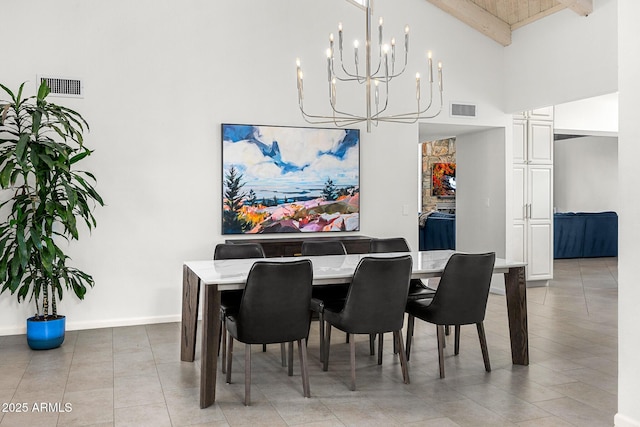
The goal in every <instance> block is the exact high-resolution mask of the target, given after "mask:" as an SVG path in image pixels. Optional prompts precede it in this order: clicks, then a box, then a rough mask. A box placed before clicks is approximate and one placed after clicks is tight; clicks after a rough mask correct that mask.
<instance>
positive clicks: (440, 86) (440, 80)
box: [438, 62, 442, 92]
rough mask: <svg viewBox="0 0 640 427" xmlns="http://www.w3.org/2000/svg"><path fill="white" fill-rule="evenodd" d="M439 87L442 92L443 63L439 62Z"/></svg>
mask: <svg viewBox="0 0 640 427" xmlns="http://www.w3.org/2000/svg"><path fill="white" fill-rule="evenodd" d="M438 87H439V88H440V92H442V62H438Z"/></svg>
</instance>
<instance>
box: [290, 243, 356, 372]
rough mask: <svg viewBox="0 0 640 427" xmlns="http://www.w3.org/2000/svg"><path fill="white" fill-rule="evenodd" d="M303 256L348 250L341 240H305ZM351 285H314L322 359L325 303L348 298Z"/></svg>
mask: <svg viewBox="0 0 640 427" xmlns="http://www.w3.org/2000/svg"><path fill="white" fill-rule="evenodd" d="M301 252H302V255H303V256H317V255H346V254H347V250H346V249H345V247H344V244H342V242H341V241H339V240H305V241H304V242H302V251H301ZM348 290H349V287H348V286H347V285H345V284H336V285H324V286H314V287H313V288H312V290H311V311H312V312H314V313H317V314H318V323H319V330H320V361H321V362H322V360H323V358H324V305H325V304H327V303H334V302H335V301H344V300H345V299H346V298H347V292H348Z"/></svg>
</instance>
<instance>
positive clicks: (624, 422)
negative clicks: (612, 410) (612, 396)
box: [613, 413, 640, 427]
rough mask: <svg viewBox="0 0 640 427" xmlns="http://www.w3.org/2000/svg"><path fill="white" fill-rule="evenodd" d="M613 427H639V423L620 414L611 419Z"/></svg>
mask: <svg viewBox="0 0 640 427" xmlns="http://www.w3.org/2000/svg"><path fill="white" fill-rule="evenodd" d="M613 425H614V426H615V427H640V421H638V420H634V419H631V418H629V417H626V416H624V415H621V414H620V413H617V414H616V415H615V416H614V417H613Z"/></svg>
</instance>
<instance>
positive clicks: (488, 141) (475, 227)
mask: <svg viewBox="0 0 640 427" xmlns="http://www.w3.org/2000/svg"><path fill="white" fill-rule="evenodd" d="M504 153H505V129H504V128H497V129H491V130H486V131H482V132H477V133H469V134H464V135H461V136H459V137H458V138H457V139H456V184H457V194H456V249H458V250H461V251H467V252H488V251H495V252H496V256H498V257H504V256H505V227H504V224H505V221H506V217H505V208H504V206H505V195H506V189H505V172H504V164H505V157H504Z"/></svg>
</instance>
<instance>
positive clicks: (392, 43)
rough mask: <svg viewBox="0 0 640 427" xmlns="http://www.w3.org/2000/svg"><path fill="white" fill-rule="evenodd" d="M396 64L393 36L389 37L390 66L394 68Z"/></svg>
mask: <svg viewBox="0 0 640 427" xmlns="http://www.w3.org/2000/svg"><path fill="white" fill-rule="evenodd" d="M395 64H396V39H395V37H392V38H391V67H392V68H394V69H395V67H394V66H395Z"/></svg>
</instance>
